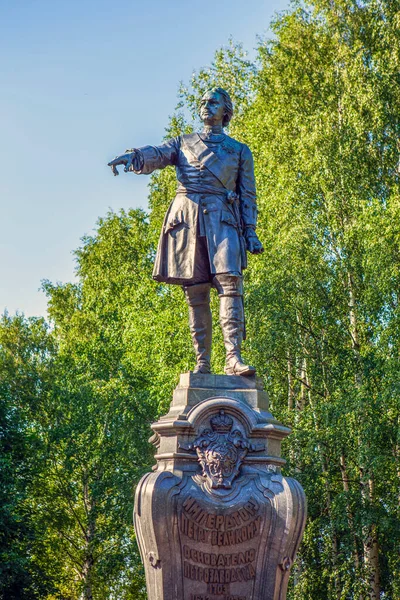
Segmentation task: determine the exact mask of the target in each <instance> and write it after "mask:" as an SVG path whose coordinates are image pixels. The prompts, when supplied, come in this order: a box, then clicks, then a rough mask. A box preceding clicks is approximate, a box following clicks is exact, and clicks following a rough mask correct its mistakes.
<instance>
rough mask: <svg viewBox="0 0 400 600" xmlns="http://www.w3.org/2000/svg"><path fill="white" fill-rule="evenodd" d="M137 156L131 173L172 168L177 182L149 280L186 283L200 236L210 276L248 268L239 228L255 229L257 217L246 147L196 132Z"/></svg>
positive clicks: (252, 173)
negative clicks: (229, 195)
mask: <svg viewBox="0 0 400 600" xmlns="http://www.w3.org/2000/svg"><path fill="white" fill-rule="evenodd" d="M138 156H139V157H140V167H139V168H135V169H134V170H135V172H137V173H144V174H147V173H152V172H153V171H154V170H155V169H163V168H164V167H166V166H168V165H174V166H175V169H176V175H177V179H178V182H179V187H178V190H177V194H176V196H175V198H174V200H173V201H172V202H171V205H170V207H169V208H168V210H167V213H166V215H165V219H164V223H163V228H162V231H161V235H160V240H159V244H158V250H157V257H156V261H155V265H154V271H153V278H154V279H156V280H157V281H164V282H167V283H174V284H181V285H184V284H188V283H190V282H191V280H192V278H193V275H194V266H195V260H196V249H197V243H198V239H199V236H205V239H206V241H207V249H208V260H209V266H210V273H211V275H215V274H219V273H234V274H238V275H240V274H241V273H242V270H243V269H244V268H245V267H246V252H245V250H244V249H243V243H244V240H243V237H242V228H243V227H252V228H255V226H256V219H257V206H256V192H255V181H254V167H253V157H252V154H251V152H250V150H249V148H248V147H247V146H246V145H245V144H242V143H240V142H238V141H236V140H234V139H233V138H230V137H228V136H221V141H220V142H219V143H209V142H208V141H207V140H206V141H203V140H202V138H201V137H200V135H199V134H189V135H183V136H179V137H177V138H174V139H171V140H169V141H167V142H166V143H165V144H162V145H161V146H145V147H143V148H139V153H138ZM229 192H234V193H235V194H236V198H237V200H236V203H237V205H236V206H234V205H233V204H232V203H229V201H228V194H229ZM233 197H234V195H233ZM230 199H231V200H232V194H231V198H230Z"/></svg>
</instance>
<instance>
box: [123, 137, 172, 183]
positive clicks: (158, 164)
mask: <svg viewBox="0 0 400 600" xmlns="http://www.w3.org/2000/svg"><path fill="white" fill-rule="evenodd" d="M179 147H180V138H173V139H171V140H168V141H166V142H165V143H164V144H161V146H143V147H142V148H136V151H137V153H138V154H137V156H136V158H135V161H134V164H133V166H132V169H130V170H132V171H134V172H135V173H137V174H139V175H149V174H150V173H152V172H153V171H155V170H156V169H164V168H165V167H168V166H170V165H176V163H177V160H178V152H179Z"/></svg>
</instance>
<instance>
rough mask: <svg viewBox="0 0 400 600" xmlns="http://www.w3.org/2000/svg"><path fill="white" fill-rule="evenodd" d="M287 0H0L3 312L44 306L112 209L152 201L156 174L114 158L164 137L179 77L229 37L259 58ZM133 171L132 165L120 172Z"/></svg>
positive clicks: (206, 60)
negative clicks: (45, 288) (43, 288)
mask: <svg viewBox="0 0 400 600" xmlns="http://www.w3.org/2000/svg"><path fill="white" fill-rule="evenodd" d="M287 7H288V0H287V1H286V0H269V1H266V0H219V1H213V0H203V2H201V3H200V2H190V1H183V0H151V1H150V0H141V1H139V0H128V1H126V2H124V3H116V2H105V1H104V0H52V1H50V0H13V2H8V1H7V0H2V1H1V0H0V56H1V58H0V81H1V87H0V131H1V144H0V253H1V254H0V256H1V261H0V313H1V312H3V310H4V309H7V310H8V311H9V312H10V313H11V314H13V313H14V312H16V311H19V312H24V313H25V314H26V315H27V316H34V315H45V314H46V298H45V296H44V294H43V293H42V292H40V291H38V289H39V287H40V282H41V280H42V279H50V280H51V281H53V282H55V281H63V282H65V281H72V280H73V279H74V258H73V255H72V251H73V250H74V249H76V248H77V247H78V246H79V245H80V238H81V237H82V236H83V235H84V234H86V233H90V232H92V231H93V228H94V227H95V224H96V221H97V218H98V217H99V216H102V215H105V214H106V212H107V211H108V210H109V209H110V208H111V209H113V210H115V211H118V210H119V209H120V208H125V209H128V208H129V207H137V206H141V207H144V208H145V207H146V198H147V184H148V178H146V177H144V176H143V177H135V176H133V175H125V174H121V176H120V177H118V179H116V178H114V177H113V176H112V175H111V172H110V171H109V169H108V168H107V167H106V162H107V161H108V160H109V159H111V158H113V157H114V156H115V155H116V154H118V153H120V152H122V151H124V150H125V148H127V147H130V146H140V145H144V144H157V143H159V142H160V140H161V138H162V137H163V135H164V128H165V126H166V124H167V122H168V117H169V115H171V114H172V112H173V110H174V106H175V104H176V99H177V88H178V84H179V82H180V81H184V82H188V81H189V80H190V76H191V74H192V72H193V71H194V70H198V69H199V68H201V67H204V66H207V65H208V64H210V62H211V61H212V58H213V55H214V52H215V50H216V49H217V48H219V47H221V46H223V45H225V44H227V42H228V39H229V37H230V36H232V37H233V39H234V40H235V41H240V42H242V43H243V45H244V47H245V49H247V50H248V51H249V54H250V57H254V56H255V53H254V48H255V46H256V44H257V35H261V36H263V35H266V34H267V33H268V26H269V23H270V20H271V17H272V16H273V15H274V13H275V12H276V11H281V10H284V9H286V8H287ZM124 175H125V176H124Z"/></svg>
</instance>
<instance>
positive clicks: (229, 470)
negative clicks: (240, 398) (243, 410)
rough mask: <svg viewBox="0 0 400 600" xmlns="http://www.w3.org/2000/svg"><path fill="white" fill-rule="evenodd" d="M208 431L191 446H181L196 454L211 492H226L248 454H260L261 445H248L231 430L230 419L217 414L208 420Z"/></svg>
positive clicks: (243, 437)
mask: <svg viewBox="0 0 400 600" xmlns="http://www.w3.org/2000/svg"><path fill="white" fill-rule="evenodd" d="M210 425H211V429H205V430H204V431H203V433H202V434H201V435H200V436H199V437H197V438H196V439H195V440H194V441H193V443H192V444H188V445H187V446H181V447H183V448H184V449H186V450H196V452H197V456H198V459H199V462H200V464H201V467H202V469H203V477H205V478H206V479H207V481H208V484H209V486H210V487H211V488H213V489H216V488H223V489H230V488H231V487H232V481H233V479H234V478H235V477H236V476H237V474H238V473H239V469H240V465H241V464H242V462H243V459H244V457H245V456H246V454H247V453H248V452H260V451H261V450H264V448H265V446H264V444H259V445H256V444H251V443H250V442H249V440H248V439H247V438H246V437H245V436H244V435H243V434H242V433H241V431H240V430H239V429H233V430H232V428H233V425H234V421H233V419H232V417H230V416H229V415H226V414H225V411H223V410H220V411H219V414H218V415H217V416H215V417H212V418H211V419H210Z"/></svg>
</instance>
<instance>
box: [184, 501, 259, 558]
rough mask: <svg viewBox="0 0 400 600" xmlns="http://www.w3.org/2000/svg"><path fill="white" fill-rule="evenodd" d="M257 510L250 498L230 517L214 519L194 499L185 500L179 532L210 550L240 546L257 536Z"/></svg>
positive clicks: (220, 516)
mask: <svg viewBox="0 0 400 600" xmlns="http://www.w3.org/2000/svg"><path fill="white" fill-rule="evenodd" d="M258 510H259V505H258V503H257V501H256V500H254V499H253V498H250V500H249V501H248V502H246V503H245V504H244V505H243V506H242V507H241V508H239V509H238V510H236V511H234V512H232V513H229V514H226V515H215V514H211V513H208V512H207V511H206V510H204V509H203V508H202V507H201V506H200V505H199V504H198V503H197V502H196V500H195V499H194V498H191V497H188V498H187V499H186V500H185V502H184V503H183V511H182V513H181V515H180V519H179V529H180V531H181V533H183V534H184V535H186V536H187V537H188V538H189V539H191V540H193V541H195V542H204V543H206V544H207V543H209V544H211V545H212V546H231V545H236V544H242V543H244V542H247V541H250V540H252V539H253V538H254V537H256V536H257V535H258V534H259V533H260V529H261V516H260V515H257V513H258Z"/></svg>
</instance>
